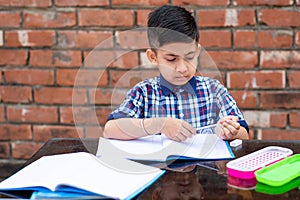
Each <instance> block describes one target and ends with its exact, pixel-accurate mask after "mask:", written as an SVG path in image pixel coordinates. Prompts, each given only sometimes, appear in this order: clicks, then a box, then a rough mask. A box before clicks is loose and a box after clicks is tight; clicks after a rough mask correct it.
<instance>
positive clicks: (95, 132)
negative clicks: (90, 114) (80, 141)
mask: <svg viewBox="0 0 300 200" xmlns="http://www.w3.org/2000/svg"><path fill="white" fill-rule="evenodd" d="M100 137H103V128H102V127H100V126H87V127H85V135H84V138H96V139H97V138H100Z"/></svg>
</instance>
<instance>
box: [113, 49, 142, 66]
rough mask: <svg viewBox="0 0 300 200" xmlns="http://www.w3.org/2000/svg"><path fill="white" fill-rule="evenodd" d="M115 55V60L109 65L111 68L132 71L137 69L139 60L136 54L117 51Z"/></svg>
mask: <svg viewBox="0 0 300 200" xmlns="http://www.w3.org/2000/svg"><path fill="white" fill-rule="evenodd" d="M115 53H116V59H115V61H114V62H113V63H112V64H111V65H112V66H113V67H116V68H120V69H133V68H136V67H138V64H139V60H138V59H139V58H138V54H137V52H133V51H131V52H128V51H118V52H115Z"/></svg>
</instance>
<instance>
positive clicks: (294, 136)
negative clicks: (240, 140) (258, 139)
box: [262, 129, 300, 140]
mask: <svg viewBox="0 0 300 200" xmlns="http://www.w3.org/2000/svg"><path fill="white" fill-rule="evenodd" d="M262 139H263V140H300V131H293V130H276V129H271V130H262Z"/></svg>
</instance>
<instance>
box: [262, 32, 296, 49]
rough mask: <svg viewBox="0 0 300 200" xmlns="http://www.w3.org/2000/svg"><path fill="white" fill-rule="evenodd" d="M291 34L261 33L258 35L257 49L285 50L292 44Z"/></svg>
mask: <svg viewBox="0 0 300 200" xmlns="http://www.w3.org/2000/svg"><path fill="white" fill-rule="evenodd" d="M292 37H293V33H292V32H290V31H262V32H259V33H258V41H257V43H258V47H261V48H285V47H291V46H292V44H293V38H292Z"/></svg>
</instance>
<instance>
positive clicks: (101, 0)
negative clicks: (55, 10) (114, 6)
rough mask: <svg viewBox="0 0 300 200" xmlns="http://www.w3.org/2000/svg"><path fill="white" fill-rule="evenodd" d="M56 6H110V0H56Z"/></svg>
mask: <svg viewBox="0 0 300 200" xmlns="http://www.w3.org/2000/svg"><path fill="white" fill-rule="evenodd" d="M55 5H56V6H67V7H69V6H108V5H109V0H85V1H82V0H72V1H70V0H55Z"/></svg>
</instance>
